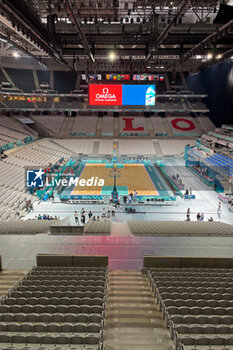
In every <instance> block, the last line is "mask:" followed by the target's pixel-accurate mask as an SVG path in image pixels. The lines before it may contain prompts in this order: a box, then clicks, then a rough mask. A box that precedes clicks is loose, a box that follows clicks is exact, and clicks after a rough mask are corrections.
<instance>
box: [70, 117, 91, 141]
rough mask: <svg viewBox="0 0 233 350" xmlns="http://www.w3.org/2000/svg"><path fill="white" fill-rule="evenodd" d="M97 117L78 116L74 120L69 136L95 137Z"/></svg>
mask: <svg viewBox="0 0 233 350" xmlns="http://www.w3.org/2000/svg"><path fill="white" fill-rule="evenodd" d="M96 125H97V117H93V116H79V117H76V118H75V122H74V125H73V128H72V130H71V133H70V134H71V136H72V135H73V136H95V134H96Z"/></svg>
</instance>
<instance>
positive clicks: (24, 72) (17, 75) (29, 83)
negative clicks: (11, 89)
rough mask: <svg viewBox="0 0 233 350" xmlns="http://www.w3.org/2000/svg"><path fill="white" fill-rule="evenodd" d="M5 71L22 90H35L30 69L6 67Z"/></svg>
mask: <svg viewBox="0 0 233 350" xmlns="http://www.w3.org/2000/svg"><path fill="white" fill-rule="evenodd" d="M6 71H7V73H8V74H9V76H10V78H11V80H12V81H13V82H14V84H15V86H16V87H17V88H19V89H20V90H22V91H23V92H32V91H33V90H35V83H34V79H33V74H32V70H31V69H15V68H6ZM22 108H23V107H22Z"/></svg>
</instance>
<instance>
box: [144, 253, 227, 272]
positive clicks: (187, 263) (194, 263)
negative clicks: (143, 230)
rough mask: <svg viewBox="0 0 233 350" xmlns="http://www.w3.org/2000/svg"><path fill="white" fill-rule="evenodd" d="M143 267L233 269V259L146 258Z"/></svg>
mask: <svg viewBox="0 0 233 350" xmlns="http://www.w3.org/2000/svg"><path fill="white" fill-rule="evenodd" d="M143 266H144V267H147V268H150V267H174V268H175V267H176V268H182V267H195V268H198V267H199V268H200V267H206V268H229V269H230V268H233V258H217V257H216V258H211V257H209V258H208V257H206V258H203V257H182V256H181V257H169V256H167V257H166V256H144V258H143Z"/></svg>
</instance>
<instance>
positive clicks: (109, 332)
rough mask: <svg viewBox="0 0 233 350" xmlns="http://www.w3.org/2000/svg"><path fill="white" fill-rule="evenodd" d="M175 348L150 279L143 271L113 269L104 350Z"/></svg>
mask: <svg viewBox="0 0 233 350" xmlns="http://www.w3.org/2000/svg"><path fill="white" fill-rule="evenodd" d="M132 349H134V350H144V349H147V350H167V349H169V350H170V349H171V350H173V349H174V343H173V342H172V341H171V340H170V333H169V331H168V329H166V328H165V322H164V320H163V319H162V314H161V312H160V311H158V308H157V304H156V302H155V298H154V296H153V294H152V291H151V288H150V285H149V281H148V279H147V277H146V276H144V275H142V273H141V272H140V271H136V270H134V271H124V270H114V271H110V272H109V285H108V294H107V303H106V319H105V328H104V350H132Z"/></svg>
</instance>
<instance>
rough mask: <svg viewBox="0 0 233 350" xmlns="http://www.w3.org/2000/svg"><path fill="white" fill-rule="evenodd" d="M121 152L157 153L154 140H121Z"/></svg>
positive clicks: (136, 153)
mask: <svg viewBox="0 0 233 350" xmlns="http://www.w3.org/2000/svg"><path fill="white" fill-rule="evenodd" d="M119 153H120V154H123V155H131V154H132V155H139V154H142V155H148V154H152V155H154V154H155V148H154V144H153V141H152V140H144V141H143V142H138V141H137V140H119Z"/></svg>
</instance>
